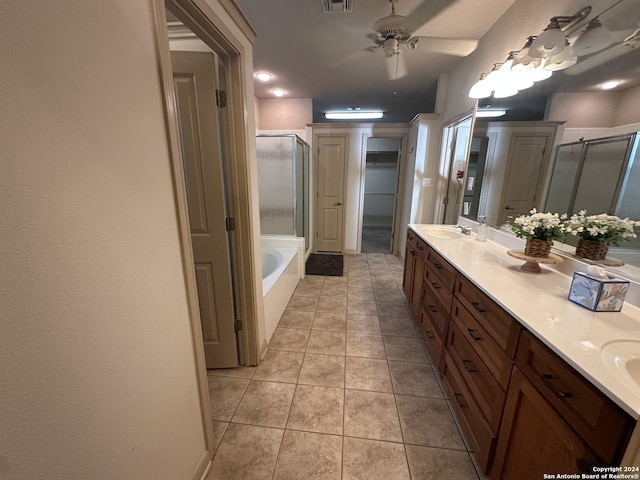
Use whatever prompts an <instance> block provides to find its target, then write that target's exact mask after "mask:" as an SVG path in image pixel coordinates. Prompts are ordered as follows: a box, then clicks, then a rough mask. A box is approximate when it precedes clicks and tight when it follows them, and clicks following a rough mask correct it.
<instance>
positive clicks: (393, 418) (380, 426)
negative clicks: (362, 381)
mask: <svg viewBox="0 0 640 480" xmlns="http://www.w3.org/2000/svg"><path fill="white" fill-rule="evenodd" d="M344 434H345V435H348V436H351V437H361V438H371V439H374V440H388V441H391V442H402V432H401V430H400V421H399V419H398V411H397V409H396V401H395V398H394V396H393V394H391V393H380V392H365V391H362V390H345V400H344Z"/></svg>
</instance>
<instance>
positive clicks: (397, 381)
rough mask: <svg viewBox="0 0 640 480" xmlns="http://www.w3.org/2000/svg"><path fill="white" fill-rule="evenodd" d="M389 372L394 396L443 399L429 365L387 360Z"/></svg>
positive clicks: (440, 389)
mask: <svg viewBox="0 0 640 480" xmlns="http://www.w3.org/2000/svg"><path fill="white" fill-rule="evenodd" d="M389 370H391V382H392V383H393V391H394V392H395V393H396V394H401V395H415V396H420V397H431V398H444V394H443V392H442V388H441V387H440V384H439V383H438V380H437V379H436V376H435V374H434V373H433V369H432V368H431V365H429V364H426V363H412V362H399V361H395V360H389Z"/></svg>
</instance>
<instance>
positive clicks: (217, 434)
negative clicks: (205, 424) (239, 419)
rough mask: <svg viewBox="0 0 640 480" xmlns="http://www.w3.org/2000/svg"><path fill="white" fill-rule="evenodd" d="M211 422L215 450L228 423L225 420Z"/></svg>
mask: <svg viewBox="0 0 640 480" xmlns="http://www.w3.org/2000/svg"><path fill="white" fill-rule="evenodd" d="M211 423H212V425H213V449H214V450H217V449H218V446H219V445H220V442H221V441H222V437H223V436H224V432H226V431H227V427H228V426H229V424H228V423H227V422H216V421H215V420H213V421H212V422H211Z"/></svg>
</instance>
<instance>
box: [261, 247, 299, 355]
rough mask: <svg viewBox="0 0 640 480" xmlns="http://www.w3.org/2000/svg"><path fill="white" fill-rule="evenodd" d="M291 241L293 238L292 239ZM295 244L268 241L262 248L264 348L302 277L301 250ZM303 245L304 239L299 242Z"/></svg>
mask: <svg viewBox="0 0 640 480" xmlns="http://www.w3.org/2000/svg"><path fill="white" fill-rule="evenodd" d="M294 238H295V237H294ZM295 240H296V241H295V242H292V241H286V240H285V239H280V240H279V241H276V239H274V238H270V239H269V240H268V241H266V240H265V241H263V242H262V245H261V248H262V296H263V299H264V317H265V340H266V343H267V344H268V343H269V341H270V340H271V337H272V336H273V332H274V331H275V329H276V327H277V326H278V322H280V318H281V317H282V314H283V313H284V311H285V309H286V308H287V304H288V303H289V300H290V299H291V296H292V295H293V292H294V291H295V289H296V287H297V286H298V282H299V281H300V279H301V278H302V277H303V276H304V253H303V252H304V249H303V245H304V244H300V242H299V241H298V239H295ZM302 240H303V241H304V239H302Z"/></svg>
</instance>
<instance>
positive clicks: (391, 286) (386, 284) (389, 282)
mask: <svg viewBox="0 0 640 480" xmlns="http://www.w3.org/2000/svg"><path fill="white" fill-rule="evenodd" d="M371 285H372V286H373V289H374V290H397V289H398V285H397V284H396V281H395V280H394V279H393V278H392V277H390V278H383V279H381V280H377V279H375V278H372V279H371Z"/></svg>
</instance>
